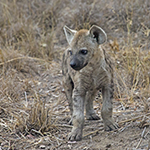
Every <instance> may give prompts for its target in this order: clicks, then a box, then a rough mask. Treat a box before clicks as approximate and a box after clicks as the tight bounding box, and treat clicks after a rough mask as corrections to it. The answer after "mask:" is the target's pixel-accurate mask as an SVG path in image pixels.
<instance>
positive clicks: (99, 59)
mask: <svg viewBox="0 0 150 150" xmlns="http://www.w3.org/2000/svg"><path fill="white" fill-rule="evenodd" d="M104 61H105V57H104V51H103V49H102V47H101V46H99V47H98V49H97V50H96V51H95V53H94V56H93V58H92V59H91V64H92V65H93V66H95V67H100V66H101V65H102V64H103V63H104Z"/></svg>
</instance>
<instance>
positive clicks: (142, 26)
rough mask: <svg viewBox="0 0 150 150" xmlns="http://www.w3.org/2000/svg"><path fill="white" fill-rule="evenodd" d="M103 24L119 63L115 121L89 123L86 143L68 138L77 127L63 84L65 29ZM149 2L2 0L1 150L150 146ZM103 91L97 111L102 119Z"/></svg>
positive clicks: (120, 149)
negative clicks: (110, 125) (112, 125)
mask: <svg viewBox="0 0 150 150" xmlns="http://www.w3.org/2000/svg"><path fill="white" fill-rule="evenodd" d="M93 24H96V25H99V26H100V27H102V28H103V29H104V30H105V31H106V33H107V35H108V41H107V43H105V44H104V45H103V46H104V48H105V49H106V50H107V51H106V52H107V53H108V54H109V55H110V56H111V57H112V59H113V60H114V68H115V79H114V80H115V92H114V100H113V117H114V120H115V121H116V122H117V123H118V125H119V129H117V130H115V131H110V132H106V131H104V129H103V122H102V119H100V120H97V121H88V120H86V119H85V124H84V130H83V139H82V141H77V142H76V141H68V139H67V136H68V134H69V132H70V131H71V128H72V126H71V125H69V124H68V122H69V120H70V113H69V107H68V102H67V101H66V97H65V94H64V89H63V87H62V71H61V57H62V53H63V51H64V50H65V49H66V47H67V41H66V39H65V36H64V33H63V26H64V25H67V26H68V27H70V28H72V29H76V30H78V29H81V28H86V29H89V28H90V27H91V26H92V25H93ZM149 66H150V3H149V0H145V1H141V0H132V1H124V0H106V1H103V0H94V1H92V0H88V1H84V0H79V1H78V3H77V2H76V1H75V0H71V1H68V0H63V1H61V0H32V1H22V0H13V1H11V0H1V1H0V83H1V84H0V150H22V149H25V150H41V149H45V150H69V149H70V150H149V149H150V109H149V108H150V67H149ZM101 107H102V97H101V94H100V92H99V93H97V96H96V98H95V100H94V109H95V111H96V113H97V114H98V115H99V116H100V117H101Z"/></svg>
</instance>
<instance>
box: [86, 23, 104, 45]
mask: <svg viewBox="0 0 150 150" xmlns="http://www.w3.org/2000/svg"><path fill="white" fill-rule="evenodd" d="M89 33H90V34H91V36H92V38H94V39H96V41H97V43H98V44H99V45H100V44H103V43H104V42H106V40H107V35H106V33H105V31H104V30H103V29H102V28H100V27H99V26H96V25H93V26H92V27H91V28H90V30H89Z"/></svg>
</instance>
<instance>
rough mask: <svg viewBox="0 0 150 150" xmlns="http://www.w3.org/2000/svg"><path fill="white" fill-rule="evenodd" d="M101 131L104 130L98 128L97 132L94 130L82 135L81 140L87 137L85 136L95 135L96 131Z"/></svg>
mask: <svg viewBox="0 0 150 150" xmlns="http://www.w3.org/2000/svg"><path fill="white" fill-rule="evenodd" d="M103 129H104V128H103V127H102V128H100V129H98V130H95V131H93V132H90V133H88V134H86V135H84V136H83V138H85V137H87V136H89V135H92V134H96V133H97V132H98V131H102V130H103Z"/></svg>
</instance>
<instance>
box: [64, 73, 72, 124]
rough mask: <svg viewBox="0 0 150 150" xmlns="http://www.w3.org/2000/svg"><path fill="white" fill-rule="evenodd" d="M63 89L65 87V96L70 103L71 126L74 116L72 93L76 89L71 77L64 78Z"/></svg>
mask: <svg viewBox="0 0 150 150" xmlns="http://www.w3.org/2000/svg"><path fill="white" fill-rule="evenodd" d="M63 87H64V90H65V94H66V97H67V100H68V103H69V109H70V114H71V120H70V121H69V124H72V114H73V104H72V91H73V88H74V84H73V81H72V80H71V78H70V76H69V75H66V76H64V78H63Z"/></svg>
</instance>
